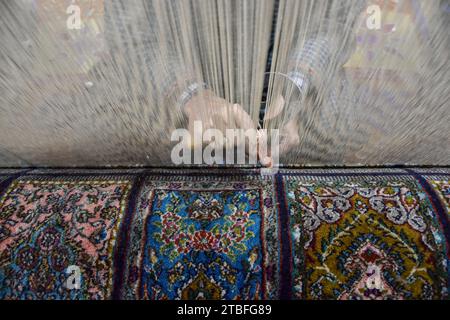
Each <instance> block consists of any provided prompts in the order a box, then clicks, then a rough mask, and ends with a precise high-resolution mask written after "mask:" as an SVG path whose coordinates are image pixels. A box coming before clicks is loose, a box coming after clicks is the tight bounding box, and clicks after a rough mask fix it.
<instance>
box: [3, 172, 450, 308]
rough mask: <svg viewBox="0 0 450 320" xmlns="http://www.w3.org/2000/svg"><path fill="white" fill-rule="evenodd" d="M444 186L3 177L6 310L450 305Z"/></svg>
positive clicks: (339, 176)
mask: <svg viewBox="0 0 450 320" xmlns="http://www.w3.org/2000/svg"><path fill="white" fill-rule="evenodd" d="M449 180H450V169H449V168H398V169H396V168H374V169H312V168H311V169H280V170H279V172H278V173H277V174H275V175H271V176H265V175H261V173H260V171H259V170H257V169H242V170H237V169H183V170H182V169H143V168H142V169H29V170H15V169H3V170H2V169H0V299H169V300H170V299H244V300H247V299H248V300H259V299H314V300H315V299H448V298H449V286H450V276H449V275H450V271H449V270H450V267H449V266H450V263H449V261H450V259H449V256H450V249H449V248H450V246H449V243H450V221H449V217H450V216H449V208H450V183H449ZM74 270H75V271H74ZM74 284H76V285H75V286H74Z"/></svg>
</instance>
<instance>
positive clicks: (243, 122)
mask: <svg viewBox="0 0 450 320" xmlns="http://www.w3.org/2000/svg"><path fill="white" fill-rule="evenodd" d="M233 116H234V118H235V120H236V123H237V125H238V127H239V128H241V129H256V126H255V123H254V122H253V120H252V118H250V115H249V114H248V113H247V112H246V111H245V110H244V109H242V107H241V106H240V105H239V104H237V103H235V104H233Z"/></svg>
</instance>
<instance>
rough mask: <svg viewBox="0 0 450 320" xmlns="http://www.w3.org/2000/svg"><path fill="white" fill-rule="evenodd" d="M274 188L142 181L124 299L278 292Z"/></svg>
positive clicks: (252, 181) (209, 180)
mask: <svg viewBox="0 0 450 320" xmlns="http://www.w3.org/2000/svg"><path fill="white" fill-rule="evenodd" d="M273 197H274V195H273V183H271V181H270V180H264V179H262V178H261V179H259V178H258V179H257V178H251V177H245V176H242V177H240V178H239V179H236V178H234V179H232V178H231V179H230V178H227V179H225V178H220V177H202V178H198V177H196V178H189V177H184V178H182V180H177V181H175V179H174V181H170V179H169V180H167V181H164V179H163V180H151V179H150V180H147V181H146V182H145V184H144V186H143V188H142V191H141V193H140V196H139V202H138V206H137V209H136V212H135V217H134V219H133V222H132V226H131V239H130V242H129V248H130V251H129V253H128V258H127V264H128V266H127V270H126V277H127V280H126V285H125V291H124V298H128V299H134V298H141V299H263V298H274V297H276V294H277V283H278V282H277V277H278V276H279V271H278V258H277V257H278V250H277V244H278V240H277V239H278V233H277V216H276V212H275V210H274V205H273V203H274V198H273Z"/></svg>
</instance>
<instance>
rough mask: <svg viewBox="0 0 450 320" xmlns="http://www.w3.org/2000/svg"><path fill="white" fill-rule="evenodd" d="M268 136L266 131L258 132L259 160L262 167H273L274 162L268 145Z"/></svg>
mask: <svg viewBox="0 0 450 320" xmlns="http://www.w3.org/2000/svg"><path fill="white" fill-rule="evenodd" d="M267 141H268V140H267V134H266V131H264V130H258V150H257V152H258V159H259V162H260V163H261V165H262V166H264V167H269V168H270V167H272V165H273V161H272V157H271V156H270V151H269V150H268V145H267Z"/></svg>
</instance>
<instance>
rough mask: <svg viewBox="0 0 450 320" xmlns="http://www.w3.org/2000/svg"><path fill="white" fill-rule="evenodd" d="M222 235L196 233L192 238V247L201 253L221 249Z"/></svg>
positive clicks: (207, 232)
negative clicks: (220, 240)
mask: <svg viewBox="0 0 450 320" xmlns="http://www.w3.org/2000/svg"><path fill="white" fill-rule="evenodd" d="M219 239H220V235H217V236H214V235H213V234H212V233H211V232H209V231H206V230H200V231H196V232H195V233H194V236H193V237H192V240H193V242H192V247H193V248H194V249H195V250H199V251H209V250H216V249H218V247H219Z"/></svg>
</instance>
